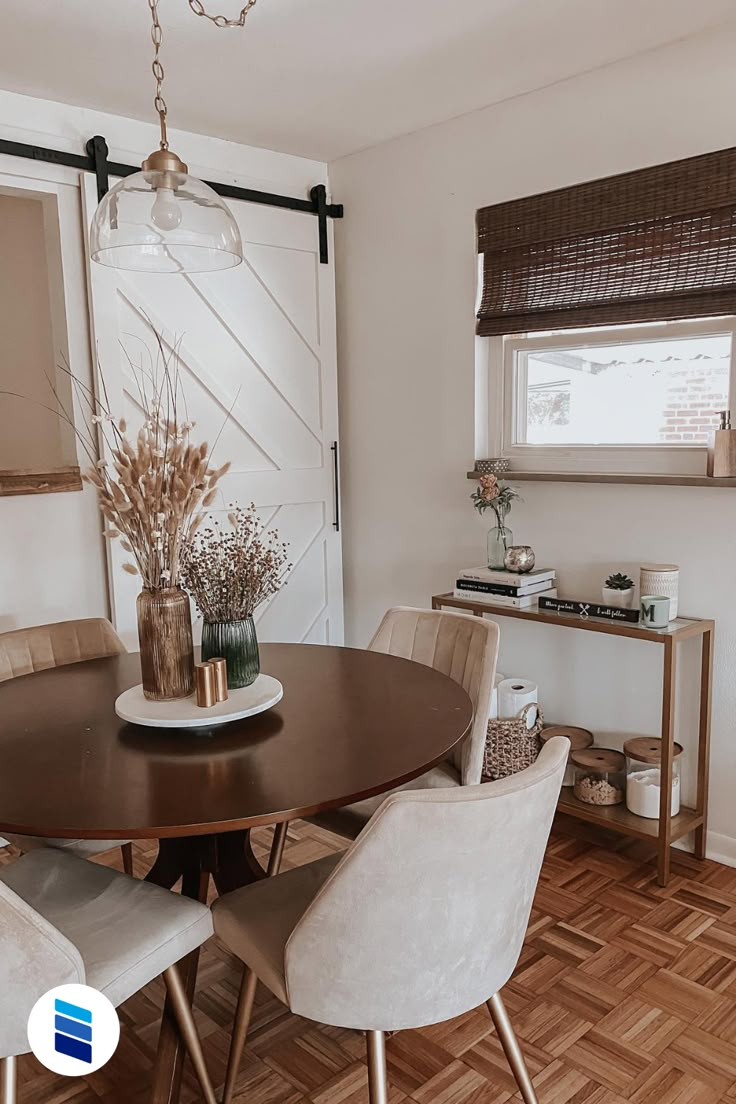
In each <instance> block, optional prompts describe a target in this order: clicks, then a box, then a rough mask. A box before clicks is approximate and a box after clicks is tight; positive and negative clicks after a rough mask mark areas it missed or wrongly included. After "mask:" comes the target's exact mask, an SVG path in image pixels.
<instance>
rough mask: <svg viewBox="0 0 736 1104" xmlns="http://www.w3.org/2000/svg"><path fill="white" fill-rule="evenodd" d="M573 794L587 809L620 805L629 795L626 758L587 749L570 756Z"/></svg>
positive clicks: (610, 752)
mask: <svg viewBox="0 0 736 1104" xmlns="http://www.w3.org/2000/svg"><path fill="white" fill-rule="evenodd" d="M570 758H571V760H572V764H573V767H574V768H575V780H574V782H573V791H574V793H575V797H576V798H577V799H578V801H582V802H583V803H584V804H585V805H620V804H621V803H622V802H623V800H624V793H625V791H626V756H625V755H622V753H621V752H620V751H614V750H613V749H611V748H596V747H592V748H585V749H584V750H583V751H574V752H573V753H572V755H571V756H570Z"/></svg>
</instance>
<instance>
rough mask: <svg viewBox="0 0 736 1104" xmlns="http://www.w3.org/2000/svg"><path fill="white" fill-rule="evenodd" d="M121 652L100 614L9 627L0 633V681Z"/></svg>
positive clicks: (117, 640) (115, 636) (117, 637)
mask: <svg viewBox="0 0 736 1104" xmlns="http://www.w3.org/2000/svg"><path fill="white" fill-rule="evenodd" d="M125 651H126V648H125V645H124V644H123V642H122V640H121V639H120V637H119V636H118V634H117V633H116V632H115V630H114V628H113V627H112V625H111V624H110V622H109V621H106V620H105V618H104V617H89V618H86V619H85V620H82V621H59V622H57V623H56V624H54V625H36V626H35V627H34V628H30V629H13V630H12V631H11V632H6V633H0V682H5V681H6V680H7V679H11V678H18V677H19V676H20V675H30V674H32V673H33V672H34V671H45V670H47V669H48V668H49V667H63V666H65V665H66V664H67V663H81V662H82V661H83V660H85V659H102V658H104V657H105V656H113V655H121V654H122V653H123V652H125Z"/></svg>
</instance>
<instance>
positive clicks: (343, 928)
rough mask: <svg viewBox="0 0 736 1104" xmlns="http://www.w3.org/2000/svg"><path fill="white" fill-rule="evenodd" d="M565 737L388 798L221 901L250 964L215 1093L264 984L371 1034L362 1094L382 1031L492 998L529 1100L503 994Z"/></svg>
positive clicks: (218, 910) (234, 1061)
mask: <svg viewBox="0 0 736 1104" xmlns="http://www.w3.org/2000/svg"><path fill="white" fill-rule="evenodd" d="M569 747H570V744H569V741H568V740H566V739H564V738H562V737H556V738H553V739H552V740H550V741H549V742H548V743H547V745H546V746H545V748H544V750H543V751H542V753H541V755H540V756H539V759H538V760H537V762H536V763H535V764H534V766H532V767H530V768H529V769H528V770H525V771H523V772H521V773H520V774H517V775H514V776H513V777H511V778H506V779H503V780H502V781H500V782H490V783H487V784H486V785H481V786H464V787H457V788H455V789H445V790H413V791H403V792H398V793H395V794H392V795H391V796H390V797H388V799H387V800H386V801H385V802H384V804H383V805H382V806H381V808H380V810H379V811H378V812H377V813H376V814H375V816H374V817H373V818H372V819H371V821H370V824H369V825H368V827H367V828H366V829H365V830H364V831H363V832H361V834H360V837H359V838H358V839H357V841H356V842H355V843H354V844H352V846H351V847H350V848H349V849H348V851H347V852H345V853H344V854H343V855H332V856H330V857H329V858H326V859H321V860H319V861H318V862H314V863H309V864H308V865H306V866H300V867H297V868H296V869H294V870H290V871H288V872H287V873H285V874H280V875H277V876H276V877H274V878H269V879H264V880H263V881H261V882H256V883H255V884H253V885H250V886H247V887H245V888H244V889H240V890H236V891H235V892H234V893H230V894H227V895H226V896H224V897H220V898H219V900H217V901H216V902H215V904H214V905H213V917H214V922H215V933H216V935H217V936H218V937H219V938H220V939H221V940H222V941H223V942H224V943H225V945H226V946H227V947H228V948H229V949H230V950H231V951H232V952H233V953H234V954H236V955H237V956H238V957H239V958H241V959H242V961H243V962H244V963H245V966H246V969H245V971H244V974H243V981H242V985H241V990H240V997H239V1000H238V1009H237V1014H236V1019H235V1027H234V1031H233V1042H232V1046H231V1052H230V1060H229V1063H228V1072H227V1079H226V1082H225V1092H224V1097H223V1104H230V1100H231V1098H232V1094H233V1090H234V1088H235V1084H236V1080H237V1074H238V1068H239V1064H240V1059H241V1056H242V1052H243V1047H244V1045H245V1040H246V1037H247V1032H248V1024H249V1021H250V1016H251V1012H252V1008H253V1000H254V997H255V990H256V984H257V980H256V979H260V980H261V981H262V982H264V984H265V985H267V986H268V987H269V989H270V990H271V991H272V992H273V993H275V995H276V996H277V997H279V998H280V999H281V1000H282V1001H283V1002H284V1004H286V1005H287V1006H288V1007H289V1008H290V1009H291V1011H292V1012H294V1013H295V1014H296V1015H298V1016H304V1017H306V1018H307V1019H310V1020H317V1021H320V1022H322V1023H326V1024H330V1025H332V1026H335V1027H342V1028H351V1029H354V1030H361V1031H365V1033H366V1036H367V1046H368V1073H369V1085H370V1100H371V1104H386V1101H387V1087H386V1059H385V1045H384V1033H385V1032H386V1031H399V1030H403V1029H407V1028H419V1027H425V1026H427V1025H429V1024H434V1023H440V1022H441V1021H443V1020H447V1019H450V1018H452V1017H454V1016H460V1015H462V1014H463V1013H465V1012H468V1011H469V1010H470V1009H472V1008H475V1007H476V1006H478V1005H480V1004H482V1003H484V1002H485V1003H487V1004H488V1007H489V1010H490V1013H491V1016H492V1018H493V1022H494V1024H495V1026H496V1030H497V1031H498V1034H499V1037H500V1040H501V1044H502V1046H503V1049H504V1051H505V1053H506V1056H507V1058H508V1060H509V1063H510V1065H511V1068H512V1070H513V1072H514V1075H515V1077H516V1081H517V1083H518V1086H519V1090H520V1092H521V1096H522V1099H523V1100H524V1101H525V1102H526V1104H537V1098H536V1096H535V1093H534V1089H533V1087H532V1083H531V1079H530V1077H529V1073H528V1071H527V1068H526V1064H525V1062H524V1059H523V1056H522V1054H521V1050H520V1048H519V1045H518V1043H517V1041H516V1037H515V1035H514V1032H513V1029H512V1027H511V1024H510V1022H509V1020H508V1017H507V1015H506V1011H505V1008H504V1004H503V1000H502V998H501V990H502V988H503V986H504V985H505V984H506V982H507V981H508V980H509V978H510V977H511V974H512V972H513V970H514V968H515V966H516V963H517V961H518V958H519V953H520V951H521V947H522V943H523V940H524V935H525V933H526V927H527V923H528V920H529V914H530V911H531V907H532V901H533V898H534V893H535V890H536V886H537V880H538V878H539V871H540V868H541V865H542V860H543V858H544V851H545V846H546V843H547V838H548V836H549V831H550V827H551V824H552V818H553V816H554V812H555V807H556V804H557V799H558V797H559V793H560V787H561V785H562V776H563V773H564V770H565V764H566V762H567V754H568V750H569Z"/></svg>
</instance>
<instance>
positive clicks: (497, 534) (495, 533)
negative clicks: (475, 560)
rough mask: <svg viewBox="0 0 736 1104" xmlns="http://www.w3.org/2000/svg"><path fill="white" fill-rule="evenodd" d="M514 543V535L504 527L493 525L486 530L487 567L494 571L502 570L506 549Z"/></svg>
mask: <svg viewBox="0 0 736 1104" xmlns="http://www.w3.org/2000/svg"><path fill="white" fill-rule="evenodd" d="M513 543H514V534H513V533H512V532H511V530H510V529H507V528H506V526H505V525H494V527H493V529H489V530H488V566H489V567H490V568H492V569H493V570H494V571H499V570H503V568H504V566H505V565H504V557H505V555H506V551H507V549H509V548H510V547H511V545H512V544H513Z"/></svg>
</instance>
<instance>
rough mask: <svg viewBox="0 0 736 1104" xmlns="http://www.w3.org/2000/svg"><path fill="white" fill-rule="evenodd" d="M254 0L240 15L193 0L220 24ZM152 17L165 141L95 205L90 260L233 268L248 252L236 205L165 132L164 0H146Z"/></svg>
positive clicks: (158, 268) (144, 268)
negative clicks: (198, 173) (191, 165)
mask: <svg viewBox="0 0 736 1104" xmlns="http://www.w3.org/2000/svg"><path fill="white" fill-rule="evenodd" d="M254 3H255V0H249V3H248V4H247V5H246V7H245V8H244V9H243V10H242V11H241V13H240V17H239V19H237V20H226V19H225V18H224V17H223V16H210V15H208V13H207V12H205V10H204V7H203V5H202V3H201V0H189V4H190V7H191V9H192V11H193V12H194V13H195V14H196V15H203V16H205V18H208V19H211V20H212V22H213V23H215V24H216V26H220V27H225V26H240V27H242V26H243V24H244V21H245V16H246V15H247V14H248V12H249V11H250V9H251V8H252V7H253V5H254ZM148 5H149V7H150V9H151V18H152V20H153V25H152V27H151V39H152V41H153V47H154V58H153V63H152V65H151V69H152V71H153V76H154V78H155V81H156V98H155V100H154V105H155V107H156V111H157V112H158V117H159V123H160V127H161V142H160V146H159V149H157V150H155V151H154V152H153V153H152V154H150V156H149V157H147V158H146V160H145V161H144V162H143V164H142V165H141V171H140V172H137V173H133V174H131V175H130V176H126V177H123V179H122V180H120V181H119V182H118V183H117V184H116V185H115V186H114V187H113V188H111V189H110V191H109V192H107V194H106V195H105V196H103V198H102V200H101V201H100V204H99V206H98V208H97V210H96V211H95V214H94V217H93V219H92V226H91V229H90V254H91V256H92V260H94V261H97V262H98V264H102V265H107V266H108V267H110V268H117V269H125V270H127V271H136V272H214V271H216V270H218V269H225V268H233V267H234V266H235V265H238V264H240V262H241V261H242V260H243V245H242V242H241V240H240V231H239V229H238V224H237V222H236V221H235V219H234V217H233V215H232V213H231V212H230V210H229V209H228V207H227V206H226V204H225V203H224V202H223V200H222V199H221V198H220V196H218V194H217V192H215V191H213V189H212V188H210V187H209V186H208V185H207V184H204V183H203V182H202V181H201V180H198V179H197V178H196V177H194V176H189V169H188V167H187V166H186V165H185V164H184V162H183V161H182V160H181V158H180V157H178V156H177V155H176V154H175V153H174V152H173V151H172V150H170V149H169V143H168V138H167V132H166V112H167V108H166V101H165V100H164V98H163V94H162V86H163V81H164V69H163V65H162V64H161V61H160V58H159V52H160V49H161V43H162V40H163V33H162V30H161V24H160V23H159V20H158V10H157V9H158V0H148Z"/></svg>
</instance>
